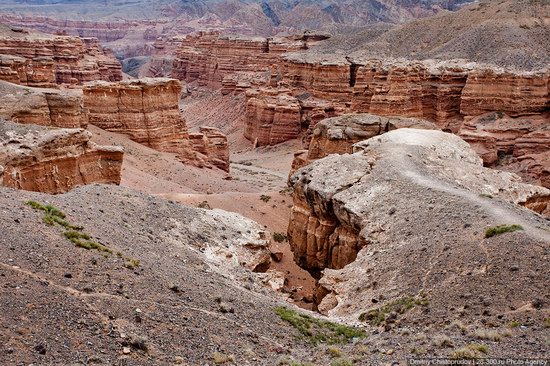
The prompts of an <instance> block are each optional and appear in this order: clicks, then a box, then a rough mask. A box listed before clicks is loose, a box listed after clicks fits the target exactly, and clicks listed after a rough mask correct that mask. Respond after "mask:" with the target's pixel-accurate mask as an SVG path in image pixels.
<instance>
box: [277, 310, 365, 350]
mask: <svg viewBox="0 0 550 366" xmlns="http://www.w3.org/2000/svg"><path fill="white" fill-rule="evenodd" d="M275 313H276V314H277V315H279V317H280V318H281V319H282V320H284V321H286V322H288V323H290V324H291V325H292V326H293V327H294V328H295V329H296V330H298V332H300V333H301V337H300V338H301V339H303V340H305V341H306V342H307V343H310V344H312V345H317V344H319V343H327V344H345V343H348V342H349V341H351V340H352V339H353V338H365V337H366V333H365V331H364V330H363V329H359V328H352V327H348V326H346V325H343V324H337V323H332V322H329V321H327V320H322V319H318V318H314V317H311V316H309V315H306V314H302V313H299V312H297V311H294V310H291V309H288V308H285V307H278V308H276V309H275Z"/></svg>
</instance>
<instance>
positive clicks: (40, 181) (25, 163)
mask: <svg viewBox="0 0 550 366" xmlns="http://www.w3.org/2000/svg"><path fill="white" fill-rule="evenodd" d="M91 137H92V134H91V133H90V132H88V131H86V130H83V129H50V128H45V127H39V126H35V125H20V124H16V123H12V122H7V121H0V185H2V186H6V187H11V188H17V189H23V190H28V191H37V192H44V193H52V194H57V193H63V192H67V191H69V190H71V189H72V188H74V187H77V186H81V185H85V184H91V183H102V184H120V171H121V167H122V158H123V150H122V148H119V147H107V146H97V145H96V144H94V143H93V142H91V141H90V140H91Z"/></svg>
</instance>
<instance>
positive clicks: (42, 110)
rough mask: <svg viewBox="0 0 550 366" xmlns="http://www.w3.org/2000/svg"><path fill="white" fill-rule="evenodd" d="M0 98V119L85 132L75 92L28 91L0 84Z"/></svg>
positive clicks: (83, 113)
mask: <svg viewBox="0 0 550 366" xmlns="http://www.w3.org/2000/svg"><path fill="white" fill-rule="evenodd" d="M0 94H1V95H2V102H1V103H0V118H5V119H7V120H11V121H13V122H17V123H23V124H36V125H41V126H50V127H62V128H86V126H87V124H88V115H87V113H86V111H85V110H84V107H83V103H82V95H81V94H80V93H79V92H78V91H73V90H58V89H42V88H41V89H38V88H29V87H24V86H20V85H15V84H11V83H7V82H4V81H0Z"/></svg>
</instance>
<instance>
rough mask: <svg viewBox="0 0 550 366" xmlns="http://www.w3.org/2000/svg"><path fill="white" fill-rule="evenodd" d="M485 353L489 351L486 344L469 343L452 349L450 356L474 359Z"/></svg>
mask: <svg viewBox="0 0 550 366" xmlns="http://www.w3.org/2000/svg"><path fill="white" fill-rule="evenodd" d="M487 353H489V347H487V346H486V345H484V344H478V343H470V344H469V345H467V346H465V347H461V348H459V349H457V350H455V351H453V353H451V355H450V357H451V358H452V359H454V360H475V359H478V358H480V357H481V356H482V355H484V354H487Z"/></svg>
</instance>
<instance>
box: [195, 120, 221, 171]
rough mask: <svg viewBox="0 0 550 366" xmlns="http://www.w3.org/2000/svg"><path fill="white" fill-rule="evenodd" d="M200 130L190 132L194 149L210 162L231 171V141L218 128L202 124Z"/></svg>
mask: <svg viewBox="0 0 550 366" xmlns="http://www.w3.org/2000/svg"><path fill="white" fill-rule="evenodd" d="M199 130H200V132H194V133H190V134H189V139H190V140H191V144H192V146H193V150H195V151H196V152H198V153H199V154H200V155H202V156H204V157H205V160H206V162H207V163H208V164H211V165H213V166H215V167H217V168H219V169H222V170H225V171H226V172H229V143H228V142H227V136H226V135H225V134H223V133H222V132H221V131H220V130H219V129H218V128H215V127H206V126H201V127H200V128H199Z"/></svg>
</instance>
